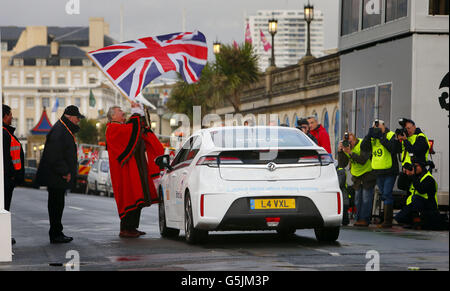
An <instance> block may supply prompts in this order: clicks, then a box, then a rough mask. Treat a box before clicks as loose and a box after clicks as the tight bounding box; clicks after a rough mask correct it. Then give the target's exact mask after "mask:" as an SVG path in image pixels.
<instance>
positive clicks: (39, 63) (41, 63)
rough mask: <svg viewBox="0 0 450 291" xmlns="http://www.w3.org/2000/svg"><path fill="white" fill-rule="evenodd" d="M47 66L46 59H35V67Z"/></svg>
mask: <svg viewBox="0 0 450 291" xmlns="http://www.w3.org/2000/svg"><path fill="white" fill-rule="evenodd" d="M45 65H47V60H46V59H36V66H41V67H43V66H45Z"/></svg>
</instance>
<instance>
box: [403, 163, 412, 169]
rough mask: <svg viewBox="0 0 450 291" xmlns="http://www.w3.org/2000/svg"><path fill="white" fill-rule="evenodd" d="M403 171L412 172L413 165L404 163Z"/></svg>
mask: <svg viewBox="0 0 450 291" xmlns="http://www.w3.org/2000/svg"><path fill="white" fill-rule="evenodd" d="M403 169H406V170H408V171H412V170H413V165H412V164H410V163H406V164H404V165H403Z"/></svg>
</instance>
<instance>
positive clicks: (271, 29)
mask: <svg viewBox="0 0 450 291" xmlns="http://www.w3.org/2000/svg"><path fill="white" fill-rule="evenodd" d="M277 28H278V21H277V20H276V19H274V18H272V19H270V20H269V33H270V35H272V58H271V59H270V66H271V67H275V34H276V33H277Z"/></svg>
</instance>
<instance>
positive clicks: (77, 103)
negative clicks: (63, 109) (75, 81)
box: [74, 97, 81, 108]
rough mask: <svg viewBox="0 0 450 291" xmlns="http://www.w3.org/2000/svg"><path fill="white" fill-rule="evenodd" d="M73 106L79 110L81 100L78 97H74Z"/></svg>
mask: <svg viewBox="0 0 450 291" xmlns="http://www.w3.org/2000/svg"><path fill="white" fill-rule="evenodd" d="M74 103H75V104H74V105H75V106H76V107H78V108H80V107H81V98H80V97H75V102H74Z"/></svg>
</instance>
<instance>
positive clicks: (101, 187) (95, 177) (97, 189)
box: [86, 151, 111, 195]
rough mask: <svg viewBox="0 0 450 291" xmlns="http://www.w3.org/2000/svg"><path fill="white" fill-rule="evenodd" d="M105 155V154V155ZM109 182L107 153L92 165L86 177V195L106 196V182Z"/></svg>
mask: <svg viewBox="0 0 450 291" xmlns="http://www.w3.org/2000/svg"><path fill="white" fill-rule="evenodd" d="M105 153H106V154H105ZM108 179H109V180H110V179H111V178H110V173H109V160H108V152H106V151H105V152H104V153H103V154H102V155H100V158H99V159H98V160H97V161H96V162H95V163H94V164H93V165H92V167H91V170H90V171H89V175H88V177H87V187H86V193H88V194H91V193H93V194H96V195H101V194H103V195H106V194H107V191H108V190H107V187H106V184H107V181H108Z"/></svg>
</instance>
